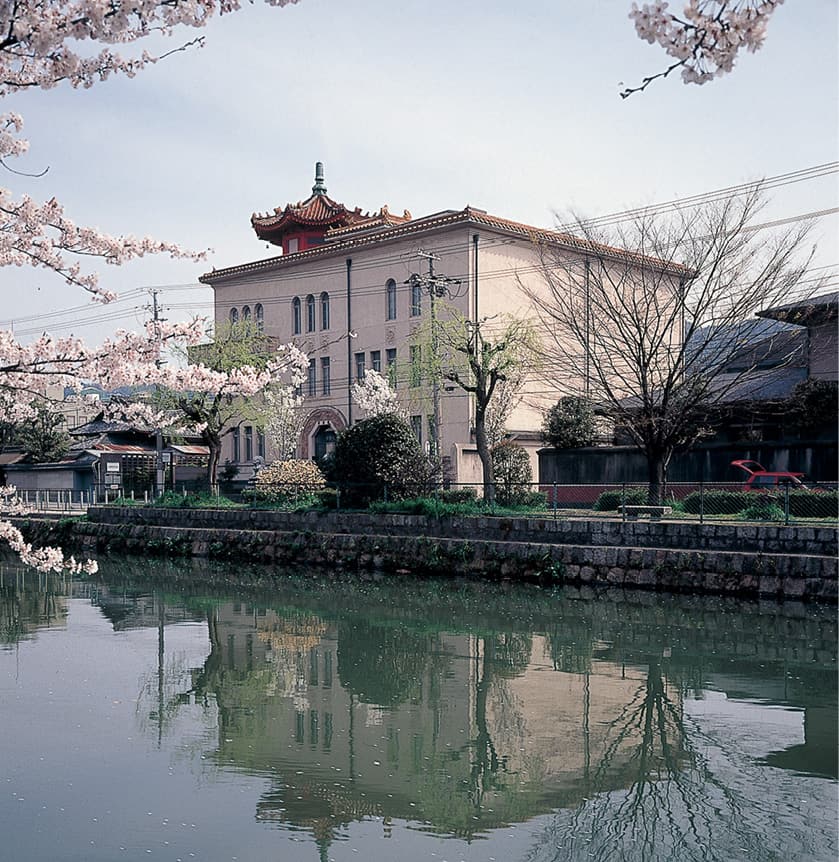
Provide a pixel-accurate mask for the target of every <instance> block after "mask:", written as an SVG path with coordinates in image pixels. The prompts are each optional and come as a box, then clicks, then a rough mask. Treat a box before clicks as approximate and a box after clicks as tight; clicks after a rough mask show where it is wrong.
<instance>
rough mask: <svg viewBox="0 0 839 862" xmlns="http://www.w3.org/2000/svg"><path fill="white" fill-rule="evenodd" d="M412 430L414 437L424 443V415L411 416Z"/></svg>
mask: <svg viewBox="0 0 839 862" xmlns="http://www.w3.org/2000/svg"><path fill="white" fill-rule="evenodd" d="M411 431H413V432H414V437H416V438H417V440H419V442H420V443H422V416H412V417H411Z"/></svg>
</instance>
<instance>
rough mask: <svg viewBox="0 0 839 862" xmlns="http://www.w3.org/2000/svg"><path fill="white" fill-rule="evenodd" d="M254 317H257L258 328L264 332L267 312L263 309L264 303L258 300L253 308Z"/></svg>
mask: <svg viewBox="0 0 839 862" xmlns="http://www.w3.org/2000/svg"><path fill="white" fill-rule="evenodd" d="M253 314H254V317H255V318H256V328H257V329H258V330H259V331H260V332H262V331H263V330H264V329H265V312H264V311H263V309H262V303H261V302H257V304H256V305H255V306H254V309H253Z"/></svg>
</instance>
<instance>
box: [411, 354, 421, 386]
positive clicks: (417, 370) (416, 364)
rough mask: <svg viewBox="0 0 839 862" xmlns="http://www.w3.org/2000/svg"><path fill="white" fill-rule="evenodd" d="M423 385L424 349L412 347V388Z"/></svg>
mask: <svg viewBox="0 0 839 862" xmlns="http://www.w3.org/2000/svg"><path fill="white" fill-rule="evenodd" d="M420 385H422V348H421V347H420V346H419V345H413V346H412V347H411V386H420Z"/></svg>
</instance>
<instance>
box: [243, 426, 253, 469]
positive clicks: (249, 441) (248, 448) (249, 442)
mask: <svg viewBox="0 0 839 862" xmlns="http://www.w3.org/2000/svg"><path fill="white" fill-rule="evenodd" d="M245 461H253V428H252V427H251V426H250V425H245Z"/></svg>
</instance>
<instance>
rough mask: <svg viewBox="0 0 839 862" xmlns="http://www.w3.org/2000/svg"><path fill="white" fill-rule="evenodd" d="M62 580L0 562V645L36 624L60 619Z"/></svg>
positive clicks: (64, 613)
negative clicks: (27, 571) (7, 565)
mask: <svg viewBox="0 0 839 862" xmlns="http://www.w3.org/2000/svg"><path fill="white" fill-rule="evenodd" d="M66 586H67V584H66V582H64V581H61V580H59V579H56V578H54V577H52V576H49V575H44V574H39V573H32V572H29V573H28V577H27V573H26V572H25V570H24V569H22V568H18V567H6V566H5V565H4V564H2V563H0V647H3V646H13V645H14V644H17V643H18V642H20V641H21V640H24V639H25V638H28V637H30V636H31V635H32V634H33V632H34V631H35V630H36V629H38V628H44V627H48V626H51V625H54V624H56V623H58V622H63V621H64V620H65V619H66V617H67V608H66V605H65V603H64V602H63V601H61V600H60V598H61V597H62V596H63V595H64V594H65V591H66Z"/></svg>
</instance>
